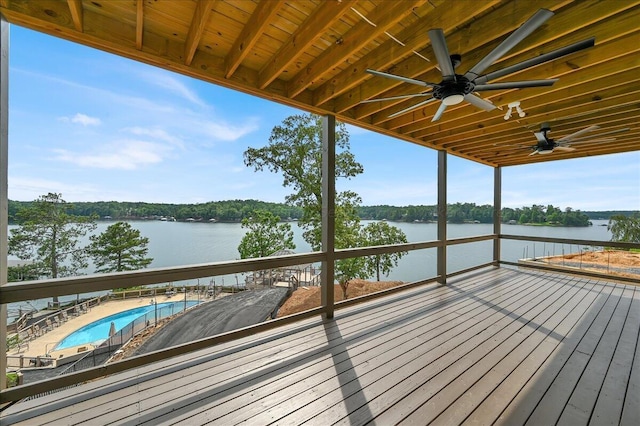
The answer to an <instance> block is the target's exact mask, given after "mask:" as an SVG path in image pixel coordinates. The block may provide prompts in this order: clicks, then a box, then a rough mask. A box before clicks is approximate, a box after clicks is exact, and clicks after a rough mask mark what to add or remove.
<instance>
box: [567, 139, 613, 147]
mask: <svg viewBox="0 0 640 426" xmlns="http://www.w3.org/2000/svg"><path fill="white" fill-rule="evenodd" d="M615 140H616V138H603V139H580V140H579V141H571V145H577V144H581V143H601V142H614V141H615Z"/></svg>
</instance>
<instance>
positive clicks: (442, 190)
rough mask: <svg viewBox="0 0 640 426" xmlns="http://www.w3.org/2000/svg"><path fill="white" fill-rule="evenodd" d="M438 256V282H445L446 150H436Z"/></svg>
mask: <svg viewBox="0 0 640 426" xmlns="http://www.w3.org/2000/svg"><path fill="white" fill-rule="evenodd" d="M438 242H439V243H440V245H439V246H438V258H437V261H436V262H437V274H438V282H439V283H440V284H446V283H447V151H438Z"/></svg>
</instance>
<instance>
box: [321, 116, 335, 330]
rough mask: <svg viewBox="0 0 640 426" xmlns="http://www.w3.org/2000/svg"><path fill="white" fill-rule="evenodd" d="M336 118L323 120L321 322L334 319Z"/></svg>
mask: <svg viewBox="0 0 640 426" xmlns="http://www.w3.org/2000/svg"><path fill="white" fill-rule="evenodd" d="M335 168H336V118H335V116H333V115H325V116H324V117H323V118H322V252H323V253H324V254H325V256H326V260H325V261H323V262H322V271H321V272H320V274H321V280H322V289H321V303H322V306H323V307H324V318H326V319H330V318H333V309H334V308H333V305H334V294H333V293H334V281H335V275H334V268H335V214H336V211H335V200H336V178H335V176H336V173H335Z"/></svg>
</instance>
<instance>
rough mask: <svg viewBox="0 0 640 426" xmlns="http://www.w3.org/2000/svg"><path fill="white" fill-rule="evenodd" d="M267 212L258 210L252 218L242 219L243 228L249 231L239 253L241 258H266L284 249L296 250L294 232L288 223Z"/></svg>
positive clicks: (241, 242)
mask: <svg viewBox="0 0 640 426" xmlns="http://www.w3.org/2000/svg"><path fill="white" fill-rule="evenodd" d="M279 222H280V218H279V217H278V216H275V215H273V214H272V213H271V212H268V211H266V210H256V211H255V212H253V214H252V215H251V217H249V218H244V219H242V227H243V228H246V229H248V231H247V233H246V234H245V235H244V236H243V237H242V240H241V241H240V245H239V246H238V251H239V252H240V258H242V259H249V258H253V257H265V256H269V255H271V254H273V253H274V252H276V251H278V250H282V249H292V250H293V249H295V248H296V245H295V244H294V243H293V231H292V230H291V225H290V224H288V223H279Z"/></svg>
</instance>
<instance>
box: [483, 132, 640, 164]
mask: <svg viewBox="0 0 640 426" xmlns="http://www.w3.org/2000/svg"><path fill="white" fill-rule="evenodd" d="M639 142H640V137H637V136H636V137H635V138H634V139H631V140H628V141H623V142H620V144H617V146H618V149H617V151H616V152H611V151H610V150H609V149H607V147H606V146H603V145H602V144H601V145H600V146H598V145H592V146H590V147H586V146H585V147H584V148H583V147H581V148H580V149H576V150H575V151H571V152H562V151H554V152H553V153H552V154H547V155H531V156H530V155H529V154H527V153H526V151H525V153H524V154H522V153H519V154H509V155H504V156H501V157H496V158H495V160H496V161H497V162H498V164H500V165H501V166H518V165H524V164H532V163H538V162H543V161H550V160H554V161H558V160H573V159H577V158H585V157H593V156H598V155H610V154H619V153H623V152H633V151H637V150H638V143H639ZM547 157H551V158H547Z"/></svg>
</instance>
